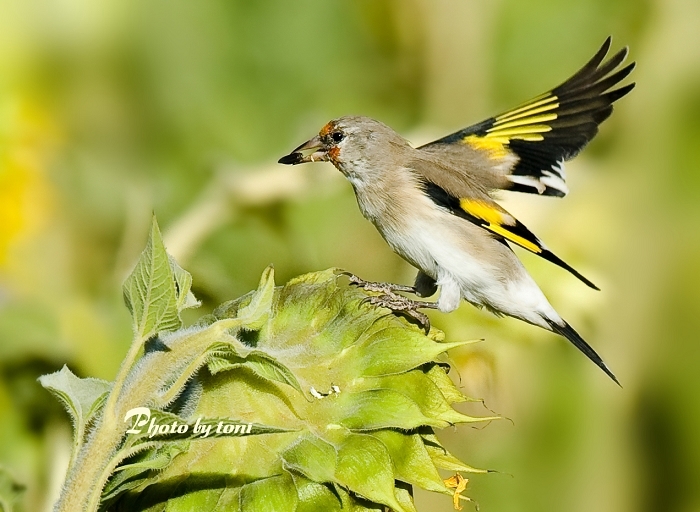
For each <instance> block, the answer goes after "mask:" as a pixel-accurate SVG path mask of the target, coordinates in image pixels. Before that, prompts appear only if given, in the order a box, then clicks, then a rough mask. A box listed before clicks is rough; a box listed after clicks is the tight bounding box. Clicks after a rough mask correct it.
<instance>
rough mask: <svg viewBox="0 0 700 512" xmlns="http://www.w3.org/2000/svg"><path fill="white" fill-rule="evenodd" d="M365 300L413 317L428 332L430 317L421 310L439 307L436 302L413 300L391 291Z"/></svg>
mask: <svg viewBox="0 0 700 512" xmlns="http://www.w3.org/2000/svg"><path fill="white" fill-rule="evenodd" d="M363 302H369V303H370V304H372V305H375V306H379V307H381V308H387V309H389V310H391V311H392V312H394V313H401V314H404V315H406V316H408V317H410V318H413V319H414V320H416V321H417V322H418V323H419V324H420V325H421V327H423V329H425V332H426V334H427V333H428V332H430V319H429V318H428V316H427V315H426V314H425V313H423V312H422V311H419V310H420V309H423V308H429V309H437V304H436V303H435V302H425V301H420V300H411V299H409V298H408V297H404V296H403V295H397V294H395V293H393V292H391V291H390V292H388V293H385V294H384V295H378V296H371V297H367V298H366V299H364V300H363Z"/></svg>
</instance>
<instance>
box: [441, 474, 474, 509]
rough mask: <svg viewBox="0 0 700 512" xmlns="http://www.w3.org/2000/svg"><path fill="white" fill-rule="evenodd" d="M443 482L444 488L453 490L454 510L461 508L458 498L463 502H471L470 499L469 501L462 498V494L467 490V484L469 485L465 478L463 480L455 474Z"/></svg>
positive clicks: (466, 498)
mask: <svg viewBox="0 0 700 512" xmlns="http://www.w3.org/2000/svg"><path fill="white" fill-rule="evenodd" d="M443 481H444V483H445V486H446V487H447V488H448V489H454V490H455V492H454V494H453V496H452V499H453V502H454V507H455V510H462V508H463V507H462V506H461V505H460V504H459V500H460V498H461V499H463V500H467V501H471V499H469V498H468V497H466V496H462V493H463V492H464V491H465V490H466V488H467V484H468V483H469V480H468V479H467V478H464V477H463V476H462V475H460V474H459V473H455V474H454V476H451V477H450V478H448V479H447V480H443Z"/></svg>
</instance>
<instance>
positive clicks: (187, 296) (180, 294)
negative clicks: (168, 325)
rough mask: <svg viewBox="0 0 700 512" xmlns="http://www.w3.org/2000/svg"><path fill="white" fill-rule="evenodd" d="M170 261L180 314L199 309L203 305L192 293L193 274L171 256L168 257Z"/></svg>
mask: <svg viewBox="0 0 700 512" xmlns="http://www.w3.org/2000/svg"><path fill="white" fill-rule="evenodd" d="M168 261H170V268H171V270H172V272H173V277H174V278H175V292H176V294H177V310H178V312H182V310H183V309H188V308H198V307H199V306H201V304H202V303H201V302H199V301H198V300H197V298H196V297H195V296H194V293H192V274H190V273H189V272H187V270H185V269H184V268H182V267H181V266H180V265H179V264H178V262H177V261H175V258H173V257H172V256H170V255H168Z"/></svg>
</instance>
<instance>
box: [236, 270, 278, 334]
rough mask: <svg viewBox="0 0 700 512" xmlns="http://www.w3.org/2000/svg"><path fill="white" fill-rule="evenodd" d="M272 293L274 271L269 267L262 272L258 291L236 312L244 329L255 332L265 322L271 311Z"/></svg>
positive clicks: (273, 288) (273, 289)
mask: <svg viewBox="0 0 700 512" xmlns="http://www.w3.org/2000/svg"><path fill="white" fill-rule="evenodd" d="M274 291H275V271H274V269H273V268H272V267H271V266H270V267H267V268H266V269H265V270H264V271H263V274H262V276H261V277H260V284H259V285H258V289H257V290H255V292H254V293H253V296H252V298H251V299H250V302H249V303H248V304H247V305H246V306H244V307H242V308H241V309H240V310H239V311H238V315H237V318H239V319H240V321H241V325H242V326H243V327H244V328H246V329H248V330H251V331H255V330H258V329H260V328H261V327H262V326H263V324H264V323H265V322H267V320H268V318H269V315H270V310H271V309H272V298H273V296H274Z"/></svg>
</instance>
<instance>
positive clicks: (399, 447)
mask: <svg viewBox="0 0 700 512" xmlns="http://www.w3.org/2000/svg"><path fill="white" fill-rule="evenodd" d="M370 435H371V436H372V437H374V438H376V439H378V440H380V441H381V442H382V443H384V446H386V448H387V450H388V451H389V453H390V454H391V460H392V461H393V462H394V467H395V468H396V478H397V479H398V480H401V481H403V482H406V483H409V484H415V485H418V486H419V487H422V488H423V489H426V490H428V491H434V492H445V491H446V490H447V489H446V487H445V485H444V484H443V482H442V478H440V475H439V474H438V472H437V470H436V469H435V465H434V464H433V461H432V459H431V458H430V455H429V454H428V452H427V450H426V449H425V446H424V445H423V439H422V438H421V437H420V435H418V434H411V433H404V432H399V431H396V430H378V431H376V432H372V433H371V434H370Z"/></svg>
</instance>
